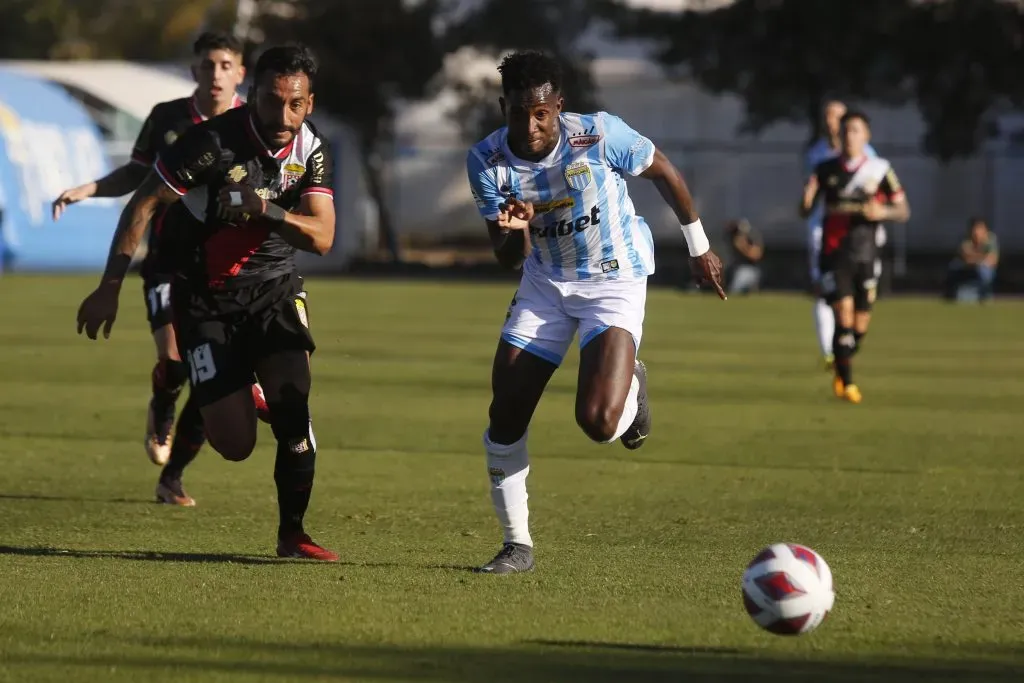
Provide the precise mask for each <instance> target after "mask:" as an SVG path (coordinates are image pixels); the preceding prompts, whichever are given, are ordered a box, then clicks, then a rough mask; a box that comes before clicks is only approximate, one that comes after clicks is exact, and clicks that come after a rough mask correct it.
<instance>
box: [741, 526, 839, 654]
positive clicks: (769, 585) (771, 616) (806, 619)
mask: <svg viewBox="0 0 1024 683" xmlns="http://www.w3.org/2000/svg"><path fill="white" fill-rule="evenodd" d="M835 600H836V595H835V593H833V592H832V570H831V569H829V568H828V565H827V564H826V563H825V560H824V559H823V558H822V557H821V555H819V554H818V553H816V552H814V551H813V550H811V549H810V548H807V547H805V546H802V545H797V544H796V543H776V544H775V545H770V546H768V547H767V548H765V549H764V550H762V551H761V552H760V553H758V554H757V557H755V558H754V559H753V560H752V561H751V562H750V564H749V565H747V570H746V571H745V572H743V606H744V607H746V608H747V614H749V615H750V618H751V619H753V620H754V623H756V624H757V625H758V626H760V627H761V628H763V629H765V630H766V631H770V632H771V633H775V634H777V635H784V636H797V635H800V634H802V633H808V632H810V631H813V630H814V629H816V628H817V627H818V626H820V625H821V622H823V621H824V620H825V617H826V616H828V613H829V611H830V610H831V609H832V605H833V603H834V602H835Z"/></svg>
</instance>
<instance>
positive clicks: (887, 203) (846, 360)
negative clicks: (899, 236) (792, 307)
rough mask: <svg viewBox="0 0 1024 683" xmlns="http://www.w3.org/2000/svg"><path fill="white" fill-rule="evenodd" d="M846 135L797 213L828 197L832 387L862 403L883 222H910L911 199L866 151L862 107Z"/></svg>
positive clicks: (824, 279) (826, 278) (845, 126)
mask: <svg viewBox="0 0 1024 683" xmlns="http://www.w3.org/2000/svg"><path fill="white" fill-rule="evenodd" d="M841 137H842V153H841V154H840V155H839V156H838V157H835V158H833V159H829V160H827V161H824V162H822V163H820V164H818V166H817V167H816V168H815V169H814V172H813V173H812V174H811V177H810V178H809V179H808V181H807V185H806V186H805V187H804V196H803V201H802V203H801V205H800V214H801V216H802V217H804V218H806V217H807V216H809V215H810V214H811V211H812V210H813V209H814V205H815V203H816V202H817V200H818V198H819V196H820V197H823V199H824V209H825V219H824V222H823V225H822V244H821V256H820V259H821V289H822V293H823V294H824V295H825V299H826V301H828V303H829V305H830V306H832V307H833V310H834V311H835V317H836V331H835V336H834V339H833V349H834V353H835V357H836V362H835V379H834V380H833V390H834V391H835V394H836V396H838V397H839V398H843V399H845V400H847V401H849V402H851V403H860V402H861V400H862V396H861V392H860V389H859V388H858V387H857V385H856V384H854V382H853V370H852V367H851V360H852V358H853V355H854V354H855V353H856V352H857V351H858V349H859V348H860V343H861V341H862V340H863V339H864V335H866V334H867V331H868V325H869V323H870V321H871V307H872V304H874V301H875V295H876V291H877V287H878V275H877V273H876V270H875V261H876V259H877V257H878V254H877V251H878V244H877V241H876V235H877V232H878V225H879V223H881V222H883V221H894V222H899V223H902V222H906V221H907V220H908V219H909V218H910V205H909V204H908V203H907V198H906V195H905V194H904V192H903V187H902V186H901V185H900V181H899V179H898V178H897V177H896V173H895V172H894V171H893V169H892V165H891V164H890V163H889V162H888V161H887V160H886V159H882V158H880V157H874V158H871V157H869V156H868V155H867V145H868V141H869V140H870V138H871V127H870V122H869V121H868V117H867V116H866V115H865V114H863V113H861V112H857V111H849V112H847V113H846V115H845V116H843V119H842V124H841Z"/></svg>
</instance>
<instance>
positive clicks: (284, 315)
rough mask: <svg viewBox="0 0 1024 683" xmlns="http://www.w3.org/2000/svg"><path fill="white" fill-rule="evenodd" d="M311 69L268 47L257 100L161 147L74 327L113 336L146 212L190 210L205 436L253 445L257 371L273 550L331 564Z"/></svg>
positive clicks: (328, 207)
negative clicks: (323, 489) (273, 499)
mask: <svg viewBox="0 0 1024 683" xmlns="http://www.w3.org/2000/svg"><path fill="white" fill-rule="evenodd" d="M316 71H317V66H316V62H315V60H314V58H313V57H312V55H311V54H310V53H309V52H308V51H307V50H306V49H305V48H303V47H301V46H294V45H289V46H279V47H272V48H270V49H268V50H267V51H266V52H264V53H263V55H262V56H261V57H260V58H259V60H258V61H257V63H256V68H255V76H254V82H253V91H252V94H251V98H250V101H249V104H246V105H243V106H241V107H238V108H236V109H234V110H232V111H229V112H227V113H226V114H223V115H222V116H218V117H217V118H215V119H211V120H209V121H206V122H203V123H200V124H198V125H196V126H194V127H192V128H190V129H189V130H187V131H186V132H185V133H184V134H183V135H182V136H181V137H180V138H178V140H177V141H176V142H174V144H172V145H171V146H170V147H168V148H167V149H166V150H164V151H163V152H162V153H161V154H160V155H159V157H158V159H157V161H156V164H155V166H154V172H153V173H151V174H150V175H149V176H147V178H146V180H145V181H144V182H143V184H142V187H141V188H139V191H138V192H136V194H135V196H134V197H132V199H131V201H130V202H129V204H128V206H127V207H126V208H125V211H124V213H123V214H122V216H121V221H120V223H119V224H118V228H117V232H116V234H115V236H114V243H113V245H112V247H111V253H110V258H109V259H108V262H107V268H106V271H105V273H104V275H103V279H102V280H101V282H100V284H99V286H98V287H97V289H96V290H95V291H94V292H93V293H92V294H90V295H89V296H88V297H86V299H85V301H83V302H82V306H81V308H80V309H79V313H78V329H79V332H81V331H82V329H84V330H85V332H86V334H87V335H88V336H89V338H90V339H95V338H96V335H97V332H99V329H100V327H101V326H102V327H103V333H104V336H109V334H110V328H111V327H112V325H113V324H114V319H115V317H116V315H117V303H118V293H119V291H120V287H121V282H122V281H123V279H124V275H125V272H126V270H127V268H128V264H129V262H130V260H131V256H132V254H133V253H134V251H135V248H136V247H137V246H138V243H139V240H140V239H141V238H142V234H143V232H144V230H145V226H146V224H147V222H148V221H149V220H150V219H151V218H152V217H153V216H154V215H155V214H156V213H157V211H159V210H160V207H161V206H163V205H172V206H171V210H181V211H183V212H184V213H185V214H186V215H185V217H184V219H183V220H182V221H181V222H176V223H175V224H174V225H173V228H174V229H175V230H177V231H180V232H181V234H182V237H183V239H185V240H186V241H187V243H188V245H189V247H188V251H189V253H190V254H191V255H192V259H191V262H190V265H189V267H187V268H186V269H183V270H182V271H179V272H178V273H177V275H176V277H175V279H174V282H173V286H172V287H171V295H172V302H171V305H172V309H173V312H174V316H175V319H176V323H177V325H176V328H177V333H178V347H179V348H180V349H181V351H182V355H184V356H185V358H186V359H187V362H188V364H189V373H190V380H191V385H192V393H193V395H194V396H195V399H196V402H197V404H198V405H199V407H200V411H201V412H202V416H203V420H204V422H205V424H206V433H207V437H208V438H209V441H210V444H211V445H212V446H213V447H214V448H215V449H216V450H217V452H219V453H220V454H221V455H223V456H224V457H225V458H226V459H228V460H234V461H240V460H245V459H246V458H248V457H249V455H250V454H251V453H252V450H253V448H254V446H255V444H256V419H257V418H256V410H255V407H254V404H253V400H252V393H251V390H250V385H251V384H252V382H253V375H254V374H255V376H256V377H258V378H259V380H260V383H261V385H262V386H263V390H264V392H265V395H266V400H267V404H268V406H269V410H270V423H271V426H272V427H273V430H274V436H275V437H276V439H277V460H276V463H275V467H274V480H275V482H276V483H277V495H278V508H279V512H280V525H279V528H278V545H277V554H278V555H280V556H282V557H304V558H310V559H317V560H325V561H335V560H337V559H338V556H337V555H336V554H335V553H333V552H331V551H329V550H326V549H324V548H322V547H320V546H319V545H317V544H316V543H314V542H313V540H312V539H311V538H310V537H309V536H308V535H307V534H306V533H305V530H304V528H303V518H304V516H305V512H306V508H307V507H308V505H309V499H310V493H311V491H312V487H313V477H314V467H315V463H316V439H315V437H314V435H313V429H312V421H311V420H310V415H309V391H310V385H311V379H310V366H309V358H308V355H307V353H311V352H312V351H313V350H314V348H315V345H314V344H313V338H312V335H311V334H310V331H309V318H308V309H307V305H306V301H305V300H304V297H303V295H302V285H301V280H300V279H299V276H298V274H297V273H296V269H295V260H294V255H295V251H296V249H302V250H304V251H309V252H313V253H317V254H324V253H326V252H327V251H329V250H330V248H331V246H332V244H333V242H334V221H335V215H334V199H333V191H332V189H331V179H332V174H331V167H332V160H331V155H330V151H329V149H328V146H327V143H326V141H325V140H323V139H322V138H321V137H320V135H319V134H318V132H317V130H316V128H315V127H314V126H313V125H312V124H311V123H310V122H309V121H307V120H306V117H307V116H308V115H309V114H310V113H311V112H312V111H313V91H312V85H313V79H314V78H315V76H316ZM178 200H181V201H180V202H179V201H178ZM168 227H171V226H168Z"/></svg>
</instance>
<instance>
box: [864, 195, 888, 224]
mask: <svg viewBox="0 0 1024 683" xmlns="http://www.w3.org/2000/svg"><path fill="white" fill-rule="evenodd" d="M886 215H887V213H886V208H885V205H884V204H881V203H880V202H878V201H876V200H874V199H872V200H871V201H870V202H868V203H866V204H865V205H864V218H865V219H866V220H868V221H871V222H872V223H878V222H879V221H884V220H885V217H886Z"/></svg>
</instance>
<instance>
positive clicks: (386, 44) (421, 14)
mask: <svg viewBox="0 0 1024 683" xmlns="http://www.w3.org/2000/svg"><path fill="white" fill-rule="evenodd" d="M275 4H277V5H282V4H290V5H291V7H292V9H293V12H290V13H284V15H282V13H280V12H279V13H277V14H276V15H269V14H264V15H263V16H261V18H260V19H259V22H258V24H259V28H260V29H261V30H262V31H263V33H264V34H265V38H266V40H267V41H268V42H280V41H283V40H301V41H302V42H303V43H305V44H307V45H309V46H310V47H311V48H312V49H313V50H314V51H315V52H316V54H317V56H318V58H319V59H320V63H321V75H320V79H319V82H318V84H317V103H318V105H319V106H321V107H323V108H324V109H326V110H327V111H329V112H330V113H331V114H333V115H336V116H338V117H339V118H341V119H343V120H344V121H345V122H346V123H348V124H349V125H351V126H352V127H353V128H354V129H355V131H356V133H357V134H358V135H359V139H360V150H359V151H360V156H361V158H362V160H363V166H364V170H365V172H366V178H367V182H368V185H369V187H368V189H369V192H370V194H371V195H372V196H373V198H374V200H375V201H376V203H377V207H378V211H379V224H380V229H381V236H382V239H383V240H384V241H385V246H386V247H387V248H388V250H389V251H390V252H391V255H392V258H393V259H395V260H399V258H400V253H399V247H398V241H397V239H396V236H395V230H394V222H393V220H392V218H391V212H390V211H389V207H388V201H387V196H386V192H385V186H384V177H385V165H386V163H387V157H386V155H384V154H382V150H383V149H384V148H385V147H386V146H388V145H389V143H391V142H392V141H393V139H394V120H395V113H396V106H397V105H398V103H399V102H400V101H401V100H402V99H417V98H420V97H423V96H425V95H427V94H428V93H429V92H430V90H431V85H432V82H433V80H434V77H435V76H436V75H437V74H438V73H440V71H441V67H442V64H443V51H442V45H441V41H440V39H439V38H438V37H437V36H436V35H435V30H434V24H435V20H436V18H437V17H438V14H439V11H440V9H441V7H442V5H441V3H440V2H439V0H423V1H421V2H418V3H408V2H403V0H375V1H374V2H366V1H365V0H335V1H334V2H322V1H320V0H297V1H295V2H291V3H280V2H278V3H275Z"/></svg>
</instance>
